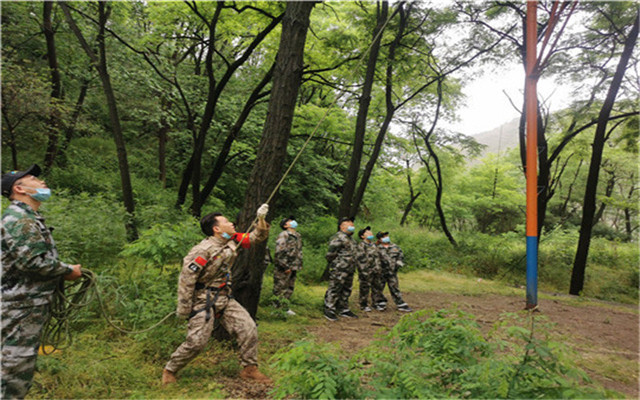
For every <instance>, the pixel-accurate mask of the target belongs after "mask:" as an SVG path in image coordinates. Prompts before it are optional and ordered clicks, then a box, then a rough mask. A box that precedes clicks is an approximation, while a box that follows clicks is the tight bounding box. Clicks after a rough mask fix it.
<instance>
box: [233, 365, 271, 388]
mask: <svg viewBox="0 0 640 400" xmlns="http://www.w3.org/2000/svg"><path fill="white" fill-rule="evenodd" d="M240 378H242V379H244V380H247V381H255V382H260V383H266V384H271V383H272V381H271V379H269V378H268V377H267V376H266V375H265V374H263V373H262V372H260V371H258V366H257V365H247V366H246V367H244V369H243V370H242V371H240Z"/></svg>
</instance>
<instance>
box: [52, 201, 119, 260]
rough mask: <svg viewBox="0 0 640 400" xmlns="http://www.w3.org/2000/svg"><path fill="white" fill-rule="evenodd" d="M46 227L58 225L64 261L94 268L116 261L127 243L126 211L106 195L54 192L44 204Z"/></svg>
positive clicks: (55, 234) (56, 232)
mask: <svg viewBox="0 0 640 400" xmlns="http://www.w3.org/2000/svg"><path fill="white" fill-rule="evenodd" d="M41 211H42V214H43V215H44V216H45V217H46V219H47V226H49V227H53V228H55V231H54V232H53V237H54V239H55V240H56V245H57V247H58V251H59V252H60V257H61V259H62V260H64V261H66V262H69V263H74V264H75V263H79V264H82V265H83V267H86V268H89V269H94V268H98V269H99V268H101V267H104V266H107V265H111V264H113V263H115V262H116V259H117V254H118V253H119V252H120V250H121V249H122V246H123V245H124V243H125V242H126V232H125V228H124V219H123V218H124V215H125V214H126V213H125V210H124V208H123V207H122V203H120V202H119V201H118V200H116V199H115V198H113V197H111V196H108V195H106V194H89V193H80V194H78V195H72V194H70V193H69V192H68V191H64V190H60V191H55V192H54V196H52V198H51V200H49V201H47V202H46V203H43V204H42V207H41Z"/></svg>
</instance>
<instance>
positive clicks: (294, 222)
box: [289, 220, 298, 229]
mask: <svg viewBox="0 0 640 400" xmlns="http://www.w3.org/2000/svg"><path fill="white" fill-rule="evenodd" d="M297 227H298V223H297V222H296V220H292V221H291V222H289V228H293V229H296V228H297Z"/></svg>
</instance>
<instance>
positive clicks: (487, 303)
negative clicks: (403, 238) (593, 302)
mask: <svg viewBox="0 0 640 400" xmlns="http://www.w3.org/2000/svg"><path fill="white" fill-rule="evenodd" d="M403 297H404V298H405V300H406V301H407V302H408V303H409V304H410V305H411V306H412V307H413V308H414V309H415V310H420V309H423V310H424V309H426V310H428V309H431V310H439V309H442V308H451V307H454V306H457V307H459V308H460V309H462V310H464V311H466V312H469V313H471V314H473V315H475V316H476V320H477V321H478V322H479V323H480V324H481V326H483V327H487V328H489V327H490V326H492V325H493V324H494V323H495V322H496V321H497V320H498V318H499V316H500V314H502V313H504V312H515V311H520V310H522V308H523V307H524V299H522V298H519V297H508V296H498V295H486V296H463V295H456V294H449V293H436V292H431V293H406V294H403ZM538 306H539V308H540V310H541V313H542V314H543V315H545V316H547V317H548V318H549V319H550V321H551V322H553V323H555V324H557V330H558V331H557V332H558V333H559V334H560V335H563V336H564V335H566V336H567V337H569V338H571V339H570V342H571V344H572V345H573V344H574V343H575V347H576V349H577V350H578V351H579V352H580V354H581V355H582V356H583V357H584V358H585V359H586V360H595V362H599V361H601V360H602V357H603V356H604V357H607V356H615V357H622V358H623V359H625V360H631V361H633V363H632V364H633V365H634V366H635V371H628V372H627V373H625V374H624V375H625V376H629V375H631V374H633V376H634V377H635V379H633V382H619V381H616V380H614V379H611V378H608V377H605V376H601V375H598V374H597V373H595V372H594V371H593V370H589V369H587V370H586V372H587V373H588V374H589V375H590V376H591V378H592V379H594V380H596V381H598V382H600V384H602V385H603V386H604V387H606V388H608V389H613V390H616V391H618V392H621V393H624V394H625V395H627V396H628V397H629V398H634V399H637V398H638V395H639V393H638V367H637V366H638V353H639V351H638V321H639V317H638V313H637V312H636V311H635V310H634V309H633V308H631V307H630V308H629V311H626V310H624V307H616V309H615V310H612V309H611V308H612V307H604V306H603V307H601V306H579V307H577V306H571V305H567V304H566V303H565V302H563V301H561V300H560V299H558V300H547V299H540V300H539V302H538ZM358 315H359V316H360V318H358V319H341V320H339V321H337V322H329V321H325V322H324V323H322V324H320V325H316V326H312V327H310V328H309V330H310V332H311V333H313V334H314V335H316V336H317V337H318V338H320V339H322V340H324V341H327V342H339V343H340V345H341V346H342V348H343V349H344V350H345V351H346V352H349V353H352V352H355V351H357V350H359V349H361V348H363V347H365V346H367V345H368V344H369V343H370V342H371V341H372V340H373V339H374V335H375V333H376V332H377V331H378V330H380V329H386V328H390V327H392V326H393V325H394V324H395V323H396V322H397V321H398V319H400V317H402V313H400V312H398V311H395V310H393V311H391V310H388V311H385V312H377V311H373V312H371V313H364V312H359V313H358ZM629 364H630V363H628V362H627V363H625V365H629ZM614 369H615V367H614Z"/></svg>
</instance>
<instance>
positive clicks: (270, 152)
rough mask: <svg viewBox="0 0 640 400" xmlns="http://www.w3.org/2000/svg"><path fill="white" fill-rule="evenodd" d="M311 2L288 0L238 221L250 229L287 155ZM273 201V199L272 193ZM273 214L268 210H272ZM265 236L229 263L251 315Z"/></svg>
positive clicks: (261, 269) (237, 292)
mask: <svg viewBox="0 0 640 400" xmlns="http://www.w3.org/2000/svg"><path fill="white" fill-rule="evenodd" d="M314 5H315V3H313V2H304V1H301V2H288V3H287V7H286V11H285V13H284V19H283V20H282V35H281V38H280V46H279V49H278V55H277V59H276V66H275V72H274V77H273V88H272V91H271V99H270V100H269V108H268V112H267V118H266V121H265V125H264V129H263V132H262V139H261V140H260V145H259V147H258V153H257V157H256V162H255V164H254V166H253V170H252V171H251V176H250V178H249V182H248V185H247V191H246V194H245V199H244V206H243V208H242V211H241V213H240V218H239V221H238V226H239V227H241V228H242V229H248V228H249V227H250V225H251V222H252V221H253V219H254V216H255V211H256V209H257V208H258V207H259V205H260V204H261V203H264V202H265V201H267V200H268V197H269V195H270V193H271V192H272V191H273V190H274V189H275V188H276V185H277V184H278V181H279V180H280V174H281V172H282V167H283V160H284V159H285V158H286V156H287V143H288V141H289V135H290V133H291V124H292V121H293V111H294V108H295V104H296V98H297V95H298V89H299V88H300V83H301V81H302V70H303V54H304V44H305V41H306V36H307V30H308V28H309V15H310V14H311V9H312V8H313V6H314ZM271 204H275V197H274V199H272V201H271ZM270 217H272V214H271V215H270ZM265 246H266V242H262V243H260V244H258V245H255V246H252V247H251V248H250V249H248V250H247V251H243V252H242V253H241V254H240V256H239V257H238V260H237V262H236V264H235V265H234V268H233V282H234V295H235V297H236V299H237V300H238V301H239V302H240V304H242V305H243V306H244V307H245V308H246V309H247V311H249V313H250V314H251V316H252V317H253V318H255V317H256V312H257V310H258V300H259V299H260V290H261V288H262V276H263V274H264V270H265V268H266V266H265V264H264V251H265Z"/></svg>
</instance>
